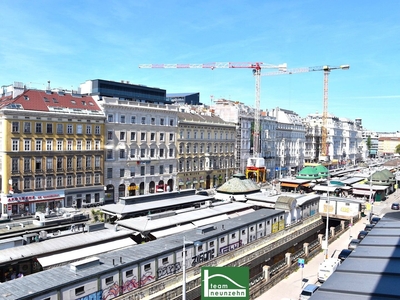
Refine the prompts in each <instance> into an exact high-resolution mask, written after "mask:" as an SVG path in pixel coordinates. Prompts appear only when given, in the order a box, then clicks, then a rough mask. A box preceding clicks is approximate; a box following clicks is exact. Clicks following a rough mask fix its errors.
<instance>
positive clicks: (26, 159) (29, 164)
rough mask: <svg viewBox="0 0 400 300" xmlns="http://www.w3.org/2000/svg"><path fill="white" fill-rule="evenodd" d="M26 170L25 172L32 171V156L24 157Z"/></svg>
mask: <svg viewBox="0 0 400 300" xmlns="http://www.w3.org/2000/svg"><path fill="white" fill-rule="evenodd" d="M24 171H25V172H30V171H31V159H30V158H24Z"/></svg>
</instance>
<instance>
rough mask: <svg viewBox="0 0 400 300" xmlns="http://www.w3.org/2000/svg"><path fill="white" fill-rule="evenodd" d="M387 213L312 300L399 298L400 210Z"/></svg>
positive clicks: (379, 299) (381, 299) (380, 299)
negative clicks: (394, 217) (394, 212)
mask: <svg viewBox="0 0 400 300" xmlns="http://www.w3.org/2000/svg"><path fill="white" fill-rule="evenodd" d="M396 214H397V216H396V217H397V218H396V219H393V218H389V217H387V216H386V215H391V216H393V215H394V214H393V213H390V214H389V213H388V214H386V215H385V216H384V217H383V218H382V219H381V220H380V221H379V222H378V223H377V224H376V225H375V227H374V228H373V229H372V230H371V231H370V232H369V233H368V235H367V236H366V237H365V238H364V239H363V240H362V241H361V242H360V244H359V245H358V246H357V248H356V249H355V250H353V252H352V253H351V254H350V255H349V256H348V257H347V258H346V260H345V261H344V262H343V263H342V265H340V266H339V267H338V268H337V270H336V271H335V272H334V273H333V274H332V275H331V276H330V277H329V278H328V280H327V281H325V282H324V284H322V286H321V287H320V288H319V289H318V291H317V292H316V293H315V294H314V295H313V296H312V297H311V300H333V299H334V300H336V299H341V300H350V299H352V300H353V299H356V300H367V299H368V300H370V299H374V300H375V299H377V300H383V299H399V298H400V289H399V288H398V283H399V282H400V220H399V219H398V217H399V216H400V212H399V213H396Z"/></svg>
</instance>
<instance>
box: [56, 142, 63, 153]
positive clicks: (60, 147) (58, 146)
mask: <svg viewBox="0 0 400 300" xmlns="http://www.w3.org/2000/svg"><path fill="white" fill-rule="evenodd" d="M62 150H63V141H62V140H57V151H62Z"/></svg>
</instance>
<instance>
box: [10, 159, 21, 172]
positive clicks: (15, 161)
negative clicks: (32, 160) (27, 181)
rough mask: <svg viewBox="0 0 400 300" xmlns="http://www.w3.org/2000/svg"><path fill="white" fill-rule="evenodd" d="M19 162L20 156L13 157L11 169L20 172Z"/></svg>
mask: <svg viewBox="0 0 400 300" xmlns="http://www.w3.org/2000/svg"><path fill="white" fill-rule="evenodd" d="M18 162H19V159H18V158H13V159H12V161H11V170H12V172H18V171H19V168H18Z"/></svg>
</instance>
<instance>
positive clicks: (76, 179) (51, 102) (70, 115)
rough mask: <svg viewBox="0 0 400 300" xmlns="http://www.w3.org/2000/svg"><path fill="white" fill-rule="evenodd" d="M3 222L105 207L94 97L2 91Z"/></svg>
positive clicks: (17, 87) (19, 87)
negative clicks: (67, 209) (65, 209)
mask: <svg viewBox="0 0 400 300" xmlns="http://www.w3.org/2000/svg"><path fill="white" fill-rule="evenodd" d="M0 115H1V119H0V131H1V132H0V177H1V180H0V189H1V204H2V205H1V213H2V216H3V217H7V216H8V217H12V216H14V215H22V214H33V213H35V212H37V211H41V212H46V211H48V212H49V211H51V210H57V209H58V208H61V207H78V208H79V207H85V206H95V205H100V204H102V203H103V202H104V188H103V165H104V164H103V160H104V152H103V148H102V145H103V144H104V141H103V137H104V120H105V118H104V115H103V113H102V111H101V109H100V108H99V106H98V105H97V104H96V102H95V101H94V100H93V98H92V97H89V96H82V95H78V94H73V93H72V92H66V91H61V90H50V89H48V90H32V89H28V90H27V89H26V88H25V87H24V86H23V84H22V83H14V85H12V86H9V87H7V88H5V89H3V91H2V94H1V98H0Z"/></svg>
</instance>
